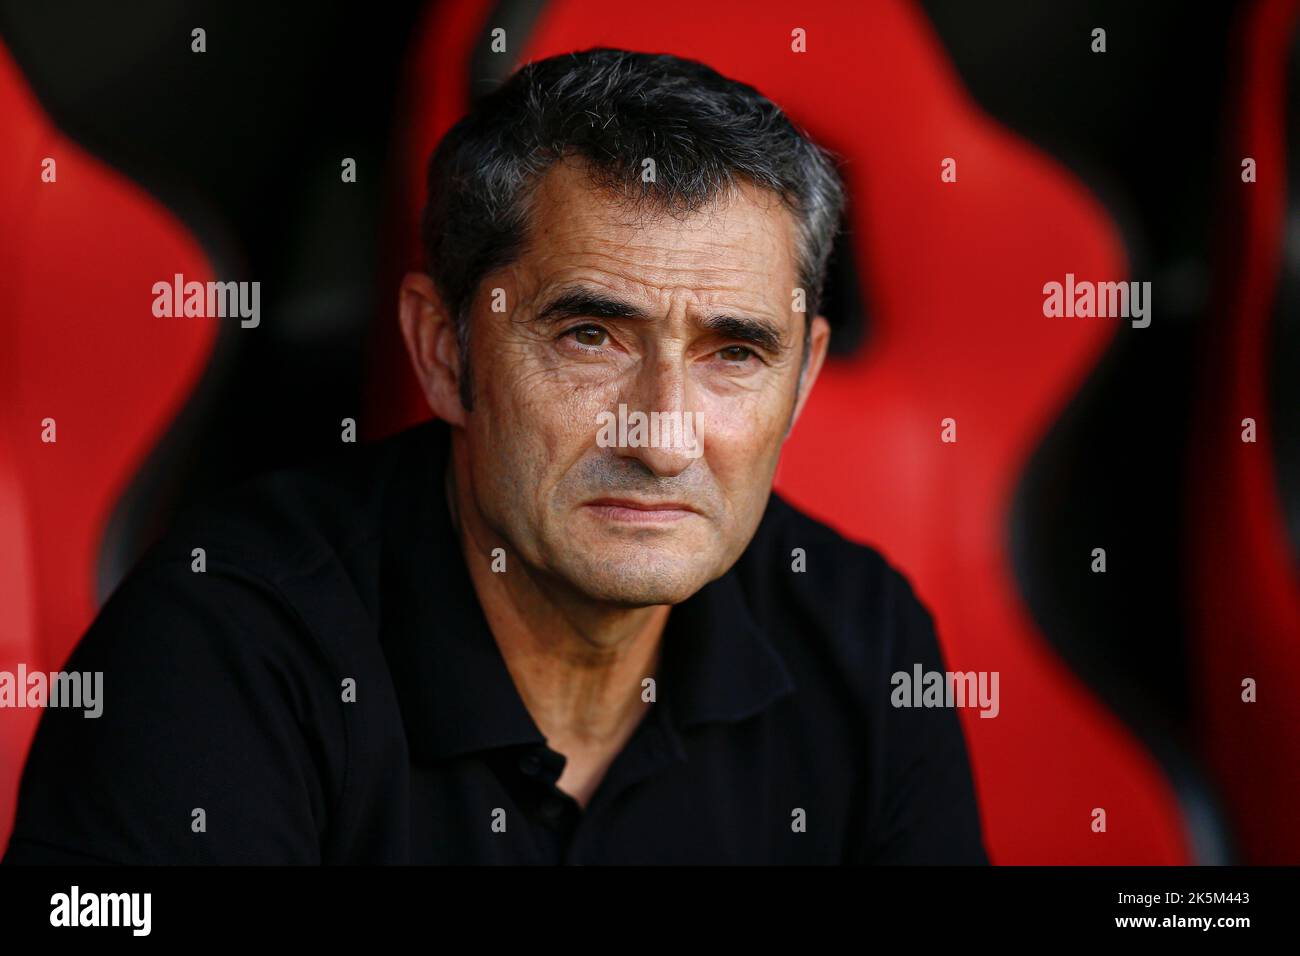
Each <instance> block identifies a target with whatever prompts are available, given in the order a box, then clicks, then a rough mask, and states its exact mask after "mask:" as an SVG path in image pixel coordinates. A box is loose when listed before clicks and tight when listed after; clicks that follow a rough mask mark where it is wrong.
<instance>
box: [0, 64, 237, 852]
mask: <svg viewBox="0 0 1300 956" xmlns="http://www.w3.org/2000/svg"><path fill="white" fill-rule="evenodd" d="M0 116H4V118H5V124H4V129H5V135H4V137H3V139H0V222H2V223H4V227H3V229H0V261H2V262H3V263H4V271H3V275H4V284H3V285H0V327H2V331H0V342H3V343H4V345H3V348H0V670H3V671H11V672H12V671H16V670H17V669H18V666H19V665H20V664H22V665H25V667H26V668H27V670H28V671H29V672H30V671H35V670H45V671H50V670H57V669H59V668H60V667H61V666H62V665H63V664H64V662H65V661H66V659H67V656H68V654H69V653H70V652H71V650H72V647H73V645H74V644H75V643H76V641H77V640H78V639H79V638H80V637H81V634H82V633H83V631H84V630H85V628H86V627H87V625H88V624H89V623H90V620H91V618H92V616H93V614H94V612H95V609H96V606H97V604H98V595H97V570H98V567H99V564H100V555H101V550H102V548H103V545H104V538H105V531H106V525H107V523H108V520H109V516H110V514H111V513H112V511H113V508H114V506H115V504H116V503H117V501H118V500H119V498H120V496H121V494H122V492H123V489H124V488H125V487H126V485H127V484H128V482H129V481H130V479H131V478H132V476H133V475H135V474H136V473H137V471H138V470H139V468H140V466H141V464H142V462H143V461H144V459H145V457H146V456H147V454H148V453H149V451H150V449H151V448H153V447H154V445H155V444H156V442H157V441H158V439H159V437H160V436H161V435H162V433H163V432H164V430H165V429H166V428H167V426H168V425H169V423H170V422H171V421H172V419H173V418H174V417H175V415H176V413H177V411H178V409H179V408H180V407H181V406H182V404H183V403H184V401H185V398H186V396H187V395H188V394H189V393H190V391H191V389H192V388H193V386H194V385H195V383H196V381H197V379H198V377H199V374H200V371H201V370H202V369H203V368H204V365H205V363H206V361H207V359H208V355H209V352H210V350H211V348H212V344H213V340H214V337H215V334H216V327H215V325H214V324H213V323H212V322H211V321H208V320H204V319H161V318H156V317H155V316H154V315H153V312H152V307H151V306H152V302H153V293H152V286H153V284H154V283H155V282H157V281H162V280H168V281H170V279H171V277H172V276H173V275H174V274H175V273H178V272H179V273H182V274H184V275H185V276H186V278H187V279H189V278H192V279H197V280H199V281H207V280H208V279H210V278H212V269H211V268H210V266H209V263H208V261H207V259H206V258H205V256H204V254H203V251H202V250H201V249H200V248H199V245H198V243H197V242H196V241H195V240H194V238H193V237H192V236H191V235H190V234H189V233H188V232H187V231H186V230H185V229H184V228H183V227H182V226H181V224H180V223H179V222H178V221H177V220H176V219H175V218H174V217H173V216H172V215H171V214H170V213H169V212H168V211H167V210H166V209H164V208H163V207H162V206H161V205H160V204H159V203H158V202H157V201H155V200H154V199H152V198H151V197H150V196H148V195H146V194H145V193H144V192H143V190H141V189H140V188H139V187H137V186H136V185H134V184H132V183H131V182H129V181H127V180H126V179H124V178H123V177H122V176H121V175H119V174H118V173H116V172H114V171H113V170H111V169H109V168H108V167H106V166H105V165H104V164H102V163H100V162H99V161H97V160H96V159H95V158H94V157H92V156H90V155H88V154H87V153H86V152H85V151H84V150H82V149H80V148H79V147H78V146H77V145H76V144H74V143H73V142H71V141H70V140H69V139H68V138H66V137H65V136H63V135H61V134H60V133H59V131H58V130H56V129H55V128H54V127H53V125H52V124H51V122H50V120H49V118H48V117H46V115H45V114H44V112H43V110H42V109H41V106H40V104H39V103H38V102H37V101H36V99H35V97H34V96H33V94H32V92H31V90H30V89H29V88H28V86H27V84H26V82H25V81H24V79H23V77H22V75H21V74H20V72H19V70H18V68H17V66H16V65H15V63H14V62H13V60H12V59H11V58H10V56H9V54H8V53H7V51H5V50H4V49H3V48H0ZM47 158H49V159H52V160H53V161H54V163H55V165H54V173H55V176H56V178H55V180H54V181H53V182H46V181H44V180H43V176H42V173H43V170H44V168H45V167H44V166H43V164H44V161H45V160H46V159H47ZM46 419H52V420H53V422H54V428H55V432H54V435H55V437H56V439H57V440H56V441H55V442H52V443H50V442H45V441H43V440H42V438H43V432H44V431H45V428H44V426H43V424H42V423H43V422H44V421H45V420H46ZM112 694H113V688H112V686H111V685H109V686H108V687H106V688H105V689H104V696H105V704H104V706H106V707H111V706H112ZM39 713H40V712H39V711H38V710H35V709H27V708H13V709H11V708H0V846H4V845H5V844H6V843H7V842H8V837H9V832H10V829H11V827H12V825H13V812H14V802H15V799H16V796H17V789H18V779H19V774H20V770H21V767H22V762H23V760H24V759H25V756H26V753H27V749H28V746H29V744H30V742H31V735H32V732H33V731H34V729H35V725H36V720H37V718H38V717H39Z"/></svg>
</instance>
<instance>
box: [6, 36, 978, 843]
mask: <svg viewBox="0 0 1300 956" xmlns="http://www.w3.org/2000/svg"><path fill="white" fill-rule="evenodd" d="M429 191H430V200H429V205H428V207H427V208H426V210H425V217H424V233H425V242H426V247H427V254H428V274H412V275H409V276H408V277H407V278H406V279H405V281H404V282H403V284H402V289H401V298H400V321H401V327H402V331H403V334H404V337H405V341H406V345H407V348H408V351H409V353H410V357H411V360H412V363H413V365H414V369H415V373H416V375H417V376H418V378H419V381H420V384H421V386H422V388H423V392H424V394H425V396H426V397H427V399H428V402H429V405H430V407H431V409H432V410H433V412H434V413H435V415H436V416H437V419H436V420H435V421H433V422H431V423H428V424H425V425H422V426H418V427H416V428H414V429H411V430H408V431H407V432H405V433H403V434H401V435H398V436H395V437H394V438H391V439H388V440H386V441H384V442H379V443H376V444H374V445H370V446H364V447H363V448H362V449H361V453H360V454H359V455H358V456H356V457H354V458H353V459H352V460H350V461H349V462H347V463H346V464H344V465H331V466H326V465H317V466H314V467H312V468H306V469H302V470H298V471H290V472H282V473H277V474H275V475H272V476H270V477H268V478H266V479H263V480H260V481H256V482H253V483H251V484H249V485H246V486H244V487H243V488H241V489H239V490H238V491H237V492H236V493H234V494H233V495H232V496H231V497H229V498H228V499H227V500H226V501H225V502H224V503H223V504H222V505H220V506H218V507H213V508H211V509H209V510H207V511H205V512H201V513H198V514H195V515H191V516H189V517H187V518H186V519H185V520H183V521H182V522H181V523H180V524H179V525H178V526H177V527H176V529H175V530H174V531H173V533H172V534H171V535H170V536H169V537H168V539H167V540H166V541H165V542H163V543H162V544H160V545H159V546H158V547H157V548H156V549H155V550H154V551H153V552H152V553H151V555H150V556H149V558H148V559H147V560H146V561H144V562H143V563H142V565H141V566H140V567H139V568H138V569H137V570H136V571H135V572H134V573H133V574H132V575H131V577H130V578H129V579H128V580H127V581H126V582H125V583H124V585H123V586H122V587H121V588H120V589H119V590H118V591H117V592H116V593H115V595H114V596H113V598H112V599H111V600H110V601H109V602H108V604H107V605H106V607H105V608H104V609H103V611H102V612H101V614H100V616H99V618H98V620H97V621H96V622H95V624H94V625H93V626H92V628H91V629H90V631H89V632H88V634H87V635H86V637H85V638H84V640H83V641H82V643H81V645H80V646H79V647H78V649H77V651H76V652H75V653H74V655H73V658H72V660H71V661H69V663H68V666H67V669H69V670H81V671H103V672H104V675H105V676H104V698H105V700H104V705H103V716H102V717H101V718H99V719H97V720H94V721H86V720H81V719H79V718H77V719H74V718H73V717H71V716H65V713H64V712H55V711H49V712H47V713H46V714H45V715H44V716H43V720H42V723H41V726H40V729H39V732H38V735H37V739H36V741H35V744H34V747H33V751H32V755H31V758H30V761H29V765H28V767H27V769H26V771H25V774H24V779H23V784H22V791H21V796H20V809H19V815H18V822H17V828H16V830H15V834H14V837H13V840H12V842H11V844H10V848H9V851H8V860H9V861H11V862H30V861H54V860H70V861H74V860H93V859H99V860H105V861H115V862H190V861H202V862H222V863H243V862H259V863H260V862H267V863H317V862H320V863H346V862H390V863H395V862H472V863H512V862H523V863H854V862H907V863H940V862H957V863H984V862H987V861H986V858H985V853H984V849H983V846H982V842H981V836H980V826H979V818H978V813H977V810H976V804H975V799H974V795H973V788H972V784H971V776H970V770H969V766H968V762H967V754H966V748H965V744H964V741H963V738H962V733H961V729H960V725H959V721H958V718H957V715H956V714H955V712H954V711H953V710H951V709H943V708H933V709H902V708H899V709H895V708H894V707H892V706H891V705H890V696H891V695H890V692H891V675H892V674H894V673H897V672H900V671H901V672H906V673H909V674H910V673H911V672H912V670H913V668H914V667H915V666H916V665H920V666H921V667H922V668H923V669H925V670H927V671H930V670H943V661H942V658H941V656H940V652H939V647H938V644H937V641H936V637H935V634H934V629H933V623H932V620H931V618H930V615H929V614H928V612H927V611H926V610H925V608H924V607H923V606H922V605H921V603H920V602H919V601H918V599H917V598H916V596H915V595H914V594H913V592H912V589H911V588H910V586H909V585H908V583H907V581H906V580H905V579H904V578H903V577H902V576H901V575H900V573H899V572H897V571H896V570H895V569H894V568H893V567H892V566H891V565H889V564H888V563H887V562H886V561H885V559H884V558H882V557H881V556H880V555H879V554H877V553H876V552H874V551H873V550H871V549H869V548H866V547H862V546H858V545H854V544H852V543H850V542H848V541H846V540H844V539H843V538H841V537H840V536H839V535H837V534H836V533H834V532H833V531H831V530H830V529H828V528H826V527H824V526H822V525H820V524H818V523H816V522H814V521H813V520H811V519H809V518H807V517H805V516H803V515H801V514H800V513H798V512H797V511H795V510H794V509H793V508H792V507H791V506H790V505H788V504H786V503H785V502H784V501H782V500H781V499H780V498H779V497H778V496H775V495H773V494H772V492H771V484H772V477H773V474H774V472H775V469H776V465H777V460H778V457H779V455H780V451H781V446H782V443H783V441H784V440H785V438H786V436H787V435H788V433H789V431H790V428H791V427H792V426H793V424H794V422H795V421H796V420H797V419H798V417H799V413H800V411H801V409H802V408H803V406H804V403H805V401H806V400H807V397H808V394H809V391H810V390H811V389H812V387H813V384H814V382H815V381H816V379H817V375H818V372H819V370H820V368H821V366H822V362H823V360H824V358H825V356H826V348H827V342H828V338H829V327H828V325H827V323H826V321H825V319H824V318H822V317H821V316H819V315H817V311H816V310H817V305H818V298H819V294H820V289H821V285H822V279H823V274H824V271H825V265H826V259H827V256H828V254H829V250H830V246H831V243H832V240H833V236H834V231H835V228H836V225H837V223H838V220H839V216H840V211H841V206H842V191H841V186H840V183H839V181H838V178H837V175H836V173H835V170H834V167H833V165H832V164H831V163H830V162H829V160H828V158H827V156H826V155H825V154H823V153H822V152H821V151H820V150H819V149H818V148H817V147H815V146H814V145H813V144H811V143H810V142H809V141H808V140H807V139H805V138H804V137H803V136H802V135H801V134H800V133H799V132H798V131H797V130H796V129H795V128H794V127H793V126H792V125H791V124H790V123H789V122H788V120H786V118H785V117H784V116H783V115H782V114H781V112H780V111H779V110H778V109H777V108H776V107H775V106H774V105H773V104H771V103H770V102H769V101H767V100H766V99H764V98H763V97H762V96H760V95H759V94H758V93H757V92H756V91H755V90H753V89H752V88H750V87H748V86H744V85H742V84H739V83H736V82H733V81H730V80H727V79H725V78H723V77H721V76H719V75H718V74H717V73H715V72H714V71H712V70H710V69H708V68H707V67H704V66H702V65H700V64H697V63H692V62H688V61H684V60H680V59H677V58H674V57H669V56H650V55H645V54H633V53H626V52H622V51H616V50H593V51H588V52H585V53H580V54H573V55H568V56H562V57H555V58H552V59H548V60H543V61H540V62H537V63H534V64H531V65H529V66H527V67H524V68H523V69H521V70H520V71H519V72H517V73H516V74H515V75H514V76H513V77H512V78H511V79H510V80H509V81H508V82H507V83H506V84H505V85H504V86H503V87H502V88H501V89H499V90H498V91H496V92H495V93H494V94H492V95H491V96H489V97H487V98H486V99H485V100H483V101H482V102H481V103H480V104H479V105H478V106H477V107H476V108H475V109H474V110H473V111H472V112H471V113H470V115H469V116H467V117H466V118H465V119H464V120H462V121H461V122H460V123H459V124H458V125H457V126H456V127H455V128H454V129H452V131H451V132H450V133H449V134H448V135H447V137H446V138H445V139H444V141H443V142H442V143H441V144H440V146H439V148H438V150H437V151H436V152H435V154H434V157H433V159H432V161H431V163H430V169H429ZM648 422H650V423H651V424H649V425H648V424H647V423H648ZM198 549H201V551H199V550H198ZM196 555H200V556H201V561H200V557H196Z"/></svg>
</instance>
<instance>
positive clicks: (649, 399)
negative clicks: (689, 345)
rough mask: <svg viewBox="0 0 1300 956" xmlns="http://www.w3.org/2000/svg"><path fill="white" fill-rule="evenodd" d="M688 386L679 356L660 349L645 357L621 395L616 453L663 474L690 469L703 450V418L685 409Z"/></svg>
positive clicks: (684, 363)
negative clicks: (623, 429) (622, 423)
mask: <svg viewBox="0 0 1300 956" xmlns="http://www.w3.org/2000/svg"><path fill="white" fill-rule="evenodd" d="M689 385H690V383H689V378H688V376H687V373H686V360H685V358H684V357H683V356H682V355H680V354H676V353H672V352H664V353H661V354H659V355H657V356H655V357H654V358H653V359H647V360H646V361H645V362H644V364H643V365H642V367H641V369H640V370H639V371H638V373H637V375H636V378H635V379H634V380H633V383H632V388H631V389H630V390H629V391H628V392H627V393H626V394H624V395H622V396H620V403H624V404H626V416H627V419H628V427H627V441H626V442H622V443H621V444H620V447H619V448H618V449H617V451H618V454H619V455H620V456H622V457H625V458H635V459H636V460H637V461H640V462H641V463H642V464H643V465H645V466H646V467H647V468H648V469H650V470H651V471H652V472H654V474H655V475H656V476H658V477H661V478H671V477H673V476H675V475H679V474H681V473H682V472H683V471H685V470H686V469H687V468H689V467H690V465H691V462H693V461H694V460H695V459H697V458H699V457H700V455H701V454H703V451H704V434H703V428H702V425H703V420H702V416H700V415H699V414H698V412H696V411H695V410H694V409H692V408H690V407H689V403H688V397H689V396H688V393H689V392H690V391H691V389H690V387H689ZM619 411H620V414H622V413H623V409H622V408H620V410H619ZM637 413H640V415H639V416H638V415H637ZM638 426H639V427H638Z"/></svg>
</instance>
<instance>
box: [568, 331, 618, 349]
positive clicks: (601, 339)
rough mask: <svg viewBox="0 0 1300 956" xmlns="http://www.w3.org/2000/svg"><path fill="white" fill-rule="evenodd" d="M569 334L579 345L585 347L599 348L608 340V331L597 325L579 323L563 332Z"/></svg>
mask: <svg viewBox="0 0 1300 956" xmlns="http://www.w3.org/2000/svg"><path fill="white" fill-rule="evenodd" d="M564 334H565V335H571V336H573V338H574V341H576V342H577V343H578V344H579V345H581V346H584V347H585V348H596V349H598V348H600V347H601V346H602V345H604V344H605V343H606V342H608V341H609V333H608V332H606V331H605V330H604V329H602V328H601V327H600V326H599V325H579V326H578V327H576V328H572V329H569V331H567V332H565V333H564Z"/></svg>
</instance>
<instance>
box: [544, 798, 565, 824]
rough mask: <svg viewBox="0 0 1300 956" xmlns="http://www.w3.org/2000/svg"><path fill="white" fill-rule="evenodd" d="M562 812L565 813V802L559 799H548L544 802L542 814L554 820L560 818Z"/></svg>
mask: <svg viewBox="0 0 1300 956" xmlns="http://www.w3.org/2000/svg"><path fill="white" fill-rule="evenodd" d="M562 813H564V804H562V803H560V801H558V800H547V801H546V802H545V803H543V804H542V816H544V817H546V819H548V820H550V821H552V822H554V821H556V820H558V819H560V815H561V814H562Z"/></svg>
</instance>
